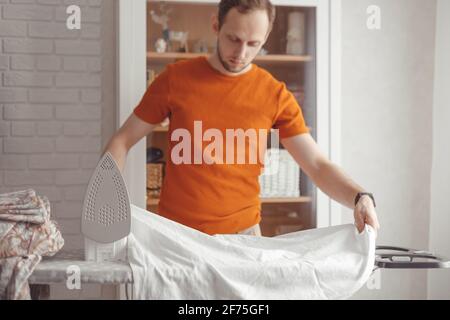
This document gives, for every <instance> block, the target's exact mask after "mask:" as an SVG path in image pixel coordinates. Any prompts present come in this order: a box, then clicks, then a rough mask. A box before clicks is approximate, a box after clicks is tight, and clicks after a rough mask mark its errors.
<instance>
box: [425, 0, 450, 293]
mask: <svg viewBox="0 0 450 320" xmlns="http://www.w3.org/2000/svg"><path fill="white" fill-rule="evenodd" d="M449 14H450V1H448V0H438V2H437V22H436V44H437V46H436V63H435V77H434V79H435V81H434V83H435V86H434V109H433V166H432V175H431V219H430V246H429V248H430V250H433V251H435V252H436V253H439V254H441V255H443V256H446V257H449V258H450V235H449V232H448V230H449V229H450V198H449V196H448V195H449V194H450V183H449V181H450V166H449V164H450V150H449V148H448V145H449V141H448V137H450V128H449V126H448V124H449V123H450V91H449V90H448V89H449V84H450V40H449V39H450V20H449ZM428 281H429V282H428V298H430V299H450V272H449V270H448V269H447V270H430V271H429V272H428Z"/></svg>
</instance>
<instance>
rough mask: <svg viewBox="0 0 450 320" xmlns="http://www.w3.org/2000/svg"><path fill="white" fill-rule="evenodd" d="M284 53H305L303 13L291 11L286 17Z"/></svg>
mask: <svg viewBox="0 0 450 320" xmlns="http://www.w3.org/2000/svg"><path fill="white" fill-rule="evenodd" d="M286 36H287V45H286V53H287V54H292V55H303V54H305V13H304V12H291V13H289V18H288V32H287V35H286Z"/></svg>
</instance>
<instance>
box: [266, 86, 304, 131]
mask: <svg viewBox="0 0 450 320" xmlns="http://www.w3.org/2000/svg"><path fill="white" fill-rule="evenodd" d="M273 128H274V129H278V130H279V135H280V138H288V137H292V136H295V135H298V134H302V133H308V132H309V128H308V127H307V126H306V123H305V119H304V118H303V113H302V109H301V107H300V105H299V104H298V103H297V100H296V99H295V97H294V95H293V94H292V93H291V92H290V91H289V90H288V89H287V88H286V84H285V83H282V86H281V89H280V93H279V95H278V111H277V114H276V116H275V120H274V124H273Z"/></svg>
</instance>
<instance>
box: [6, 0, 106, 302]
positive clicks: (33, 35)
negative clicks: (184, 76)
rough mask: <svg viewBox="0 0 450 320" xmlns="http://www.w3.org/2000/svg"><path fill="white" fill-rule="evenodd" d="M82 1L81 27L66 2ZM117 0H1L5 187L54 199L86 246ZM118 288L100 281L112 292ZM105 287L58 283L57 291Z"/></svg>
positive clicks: (65, 228) (67, 234)
mask: <svg viewBox="0 0 450 320" xmlns="http://www.w3.org/2000/svg"><path fill="white" fill-rule="evenodd" d="M71 4H76V5H80V7H81V19H82V23H81V30H68V29H67V28H66V19H67V14H66V8H67V6H68V5H71ZM114 5H115V1H109V0H108V1H102V0H70V1H68V0H0V39H1V43H0V83H1V87H0V115H1V116H0V193H4V192H10V191H16V190H22V189H25V188H33V189H35V190H36V192H37V193H38V194H40V195H46V196H48V197H49V199H50V202H51V215H52V218H53V219H55V220H56V221H57V222H58V223H59V225H60V227H61V230H62V233H63V237H64V239H65V249H77V248H82V247H83V238H82V236H81V233H80V214H81V207H82V199H83V197H84V193H85V191H86V186H87V183H88V181H89V178H90V176H91V174H92V172H93V169H94V168H95V166H96V164H97V161H98V159H99V156H100V153H101V150H102V148H103V146H104V145H105V144H106V143H107V140H108V139H109V137H110V136H111V135H112V133H113V132H114V130H115V128H114V123H115V89H114V88H115V87H114V84H115V82H114V81H115V79H114V77H115V76H114V75H115V42H114V37H115V32H114V17H115V9H114ZM113 293H114V290H113V288H107V287H105V288H103V296H108V295H109V296H111V295H112V294H113ZM101 294H102V288H100V287H98V286H85V287H83V291H82V292H79V291H74V292H70V293H68V292H66V291H64V290H63V288H56V289H55V290H54V292H52V295H53V296H55V297H58V298H64V297H67V298H70V297H73V298H77V297H87V298H90V297H98V296H100V295H101Z"/></svg>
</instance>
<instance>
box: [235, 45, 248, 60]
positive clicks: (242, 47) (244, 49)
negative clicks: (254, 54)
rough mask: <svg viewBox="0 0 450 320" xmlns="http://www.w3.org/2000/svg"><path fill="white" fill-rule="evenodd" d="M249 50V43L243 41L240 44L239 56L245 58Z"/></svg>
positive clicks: (241, 58)
mask: <svg viewBox="0 0 450 320" xmlns="http://www.w3.org/2000/svg"><path fill="white" fill-rule="evenodd" d="M246 52H247V45H246V44H245V43H242V44H240V45H239V48H238V51H237V56H238V57H239V59H240V60H243V59H244V58H245V54H246Z"/></svg>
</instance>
